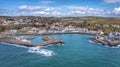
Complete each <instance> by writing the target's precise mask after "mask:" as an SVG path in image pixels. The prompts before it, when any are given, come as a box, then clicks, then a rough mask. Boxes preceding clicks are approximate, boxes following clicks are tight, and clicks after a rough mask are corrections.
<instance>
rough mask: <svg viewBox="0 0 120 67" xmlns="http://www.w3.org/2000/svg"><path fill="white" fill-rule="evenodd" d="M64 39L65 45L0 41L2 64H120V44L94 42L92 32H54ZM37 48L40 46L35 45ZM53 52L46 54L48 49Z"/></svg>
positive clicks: (18, 66)
mask: <svg viewBox="0 0 120 67" xmlns="http://www.w3.org/2000/svg"><path fill="white" fill-rule="evenodd" d="M50 36H53V37H56V38H60V39H62V40H63V41H64V42H65V44H64V46H56V45H54V46H48V47H44V48H43V47H42V48H39V49H40V50H42V52H38V53H34V52H29V51H30V50H31V48H23V47H16V46H11V45H5V44H2V43H1V44H0V67H120V48H109V47H105V46H102V45H100V44H96V43H94V42H91V41H90V40H89V38H91V37H94V36H91V35H82V34H62V35H50ZM35 49H36V48H35ZM37 49H38V48H37ZM45 51H46V52H48V53H49V51H50V52H52V53H53V54H52V55H51V56H46V55H45V53H46V52H45Z"/></svg>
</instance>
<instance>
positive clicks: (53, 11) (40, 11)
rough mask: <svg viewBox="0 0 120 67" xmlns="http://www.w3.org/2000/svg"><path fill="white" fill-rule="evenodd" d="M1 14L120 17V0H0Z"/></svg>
mask: <svg viewBox="0 0 120 67" xmlns="http://www.w3.org/2000/svg"><path fill="white" fill-rule="evenodd" d="M0 16H43V17H81V16H102V17H120V0H0Z"/></svg>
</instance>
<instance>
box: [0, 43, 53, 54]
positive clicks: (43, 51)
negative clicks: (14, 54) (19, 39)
mask: <svg viewBox="0 0 120 67" xmlns="http://www.w3.org/2000/svg"><path fill="white" fill-rule="evenodd" d="M1 43H2V44H5V45H10V46H15V47H22V48H26V49H28V52H30V53H37V54H41V55H43V56H53V55H54V54H55V53H54V52H53V51H51V50H47V49H43V48H42V46H41V47H40V46H38V47H25V46H22V45H17V44H10V43H5V42H1Z"/></svg>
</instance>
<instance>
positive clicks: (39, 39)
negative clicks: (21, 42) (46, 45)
mask: <svg viewBox="0 0 120 67" xmlns="http://www.w3.org/2000/svg"><path fill="white" fill-rule="evenodd" d="M29 41H31V42H32V43H40V42H43V40H42V39H41V36H39V35H37V36H35V38H34V39H30V40H29Z"/></svg>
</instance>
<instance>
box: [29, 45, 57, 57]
mask: <svg viewBox="0 0 120 67" xmlns="http://www.w3.org/2000/svg"><path fill="white" fill-rule="evenodd" d="M28 52H30V53H37V54H41V55H43V56H53V55H54V54H55V53H54V52H53V51H51V50H48V49H43V48H41V47H31V48H29V50H28Z"/></svg>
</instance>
